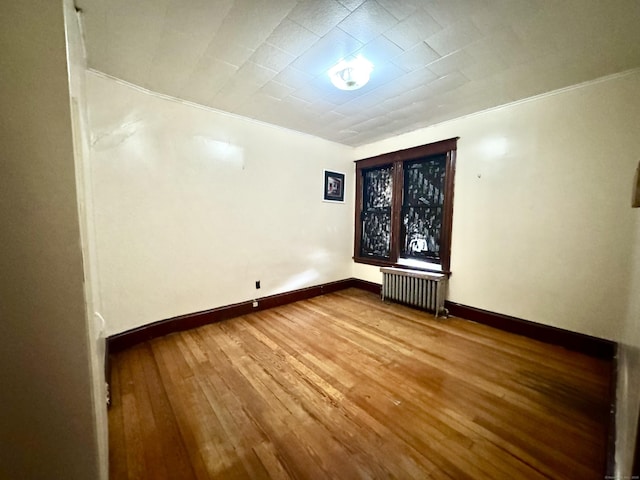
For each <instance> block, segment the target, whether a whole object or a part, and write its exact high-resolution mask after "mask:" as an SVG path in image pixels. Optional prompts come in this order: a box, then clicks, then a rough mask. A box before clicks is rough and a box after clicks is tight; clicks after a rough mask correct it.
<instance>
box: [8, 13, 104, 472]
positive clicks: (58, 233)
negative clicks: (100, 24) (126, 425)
mask: <svg viewBox="0 0 640 480" xmlns="http://www.w3.org/2000/svg"><path fill="white" fill-rule="evenodd" d="M0 50H1V51H2V55H0V72H2V82H0V109H1V111H2V114H1V115H0V145H2V149H1V152H2V153H1V159H2V161H1V162H0V223H1V224H2V228H0V246H1V247H0V248H2V255H0V338H2V342H3V343H2V348H0V365H1V368H0V406H1V408H0V425H1V427H0V445H1V446H2V447H1V448H0V478H3V479H5V478H7V479H14V478H15V479H17V478H19V479H27V480H31V479H45V478H46V479H54V478H65V479H78V480H87V479H95V478H100V468H99V459H98V454H97V450H98V447H97V434H96V429H95V420H94V410H93V402H92V371H91V357H90V350H89V346H88V341H89V333H88V328H87V316H86V314H87V312H86V309H85V302H84V291H83V265H82V251H81V245H80V227H79V221H78V205H77V197H76V177H75V173H76V172H75V166H74V149H73V140H72V126H71V111H70V98H69V85H68V75H67V68H66V65H67V61H66V52H65V28H64V17H63V8H62V2H52V1H50V0H41V1H38V0H24V1H20V2H3V3H2V6H1V7H0Z"/></svg>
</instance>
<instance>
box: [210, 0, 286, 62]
mask: <svg viewBox="0 0 640 480" xmlns="http://www.w3.org/2000/svg"><path fill="white" fill-rule="evenodd" d="M291 6H292V3H291V4H289V5H288V4H286V3H285V4H282V3H281V2H266V1H264V0H236V1H235V2H234V5H233V8H232V9H231V11H230V12H229V14H228V15H227V16H226V18H225V20H224V22H223V23H222V25H221V26H220V28H219V30H218V33H217V35H216V40H218V41H223V42H224V41H228V40H229V39H233V42H234V43H239V44H241V45H243V46H245V47H247V48H249V49H252V50H255V49H256V48H258V47H259V46H260V44H261V43H262V42H264V41H265V40H266V39H267V37H269V36H270V35H271V33H272V32H273V31H274V30H275V29H276V28H277V27H278V25H279V24H280V22H282V20H283V19H284V18H285V17H286V15H287V14H288V13H289V11H290V7H291Z"/></svg>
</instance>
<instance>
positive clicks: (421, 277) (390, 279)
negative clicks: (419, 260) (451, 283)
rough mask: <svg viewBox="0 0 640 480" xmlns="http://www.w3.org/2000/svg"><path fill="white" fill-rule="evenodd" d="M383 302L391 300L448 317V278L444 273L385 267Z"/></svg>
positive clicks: (383, 274)
mask: <svg viewBox="0 0 640 480" xmlns="http://www.w3.org/2000/svg"><path fill="white" fill-rule="evenodd" d="M380 271H381V272H382V300H383V301H384V300H391V301H394V302H398V303H403V304H405V305H411V306H414V307H418V308H420V309H422V310H427V311H429V312H432V313H433V314H434V315H435V316H436V317H438V316H446V315H447V311H446V309H445V308H444V300H445V296H446V290H447V276H446V275H444V274H442V273H430V272H420V271H416V270H408V269H402V268H395V267H383V268H381V269H380Z"/></svg>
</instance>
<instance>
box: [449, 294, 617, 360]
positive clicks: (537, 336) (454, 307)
mask: <svg viewBox="0 0 640 480" xmlns="http://www.w3.org/2000/svg"><path fill="white" fill-rule="evenodd" d="M445 307H446V308H447V309H448V310H449V313H450V314H451V315H453V316H455V317H460V318H464V319H467V320H472V321H474V322H478V323H482V324H485V325H489V326H490V327H494V328H498V329H500V330H504V331H506V332H511V333H515V334H518V335H523V336H525V337H528V338H532V339H534V340H539V341H541V342H545V343H550V344H552V345H560V346H562V347H565V348H567V349H569V350H573V351H576V352H581V353H585V354H587V355H591V356H593V357H597V358H604V359H607V360H611V359H612V358H614V356H615V347H616V343H615V342H612V341H610V340H605V339H602V338H598V337H592V336H590V335H585V334H583V333H576V332H572V331H570V330H564V329H562V328H558V327H551V326H549V325H542V324H540V323H536V322H531V321H529V320H523V319H521V318H517V317H511V316H509V315H503V314H501V313H494V312H489V311H487V310H482V309H479V308H475V307H469V306H467V305H461V304H459V303H454V302H450V301H446V302H445Z"/></svg>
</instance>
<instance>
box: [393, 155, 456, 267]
mask: <svg viewBox="0 0 640 480" xmlns="http://www.w3.org/2000/svg"><path fill="white" fill-rule="evenodd" d="M446 161H447V158H446V156H444V155H442V156H436V157H429V158H426V159H422V160H418V161H415V162H411V163H408V164H406V165H405V168H404V192H403V196H402V197H403V200H402V233H403V234H402V242H401V245H402V247H401V248H402V252H401V256H402V257H405V258H417V259H423V260H432V261H439V260H440V238H441V235H442V215H443V206H444V187H445V183H444V179H445V173H446Z"/></svg>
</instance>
